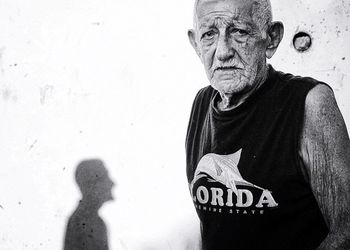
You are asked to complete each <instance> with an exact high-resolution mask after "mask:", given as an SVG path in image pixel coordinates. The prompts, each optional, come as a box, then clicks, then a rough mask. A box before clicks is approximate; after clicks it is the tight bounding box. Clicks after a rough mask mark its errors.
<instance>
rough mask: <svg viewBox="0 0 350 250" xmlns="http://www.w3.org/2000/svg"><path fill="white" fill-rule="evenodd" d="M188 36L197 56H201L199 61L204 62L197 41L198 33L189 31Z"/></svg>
mask: <svg viewBox="0 0 350 250" xmlns="http://www.w3.org/2000/svg"><path fill="white" fill-rule="evenodd" d="M187 35H188V40H190V43H191V45H192V47H193V48H194V50H195V51H196V53H197V55H198V56H199V59H201V60H202V54H201V51H200V49H199V46H198V43H197V39H196V32H195V31H194V30H192V29H191V30H188V31H187Z"/></svg>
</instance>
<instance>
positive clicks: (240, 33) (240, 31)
mask: <svg viewBox="0 0 350 250" xmlns="http://www.w3.org/2000/svg"><path fill="white" fill-rule="evenodd" d="M231 33H233V34H238V35H240V36H245V35H248V34H249V32H248V31H247V30H244V29H237V28H233V29H231Z"/></svg>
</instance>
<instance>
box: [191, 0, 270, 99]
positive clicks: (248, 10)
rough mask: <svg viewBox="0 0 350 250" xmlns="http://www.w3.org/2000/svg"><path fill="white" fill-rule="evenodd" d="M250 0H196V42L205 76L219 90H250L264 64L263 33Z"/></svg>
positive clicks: (233, 91) (232, 91) (230, 92)
mask: <svg viewBox="0 0 350 250" xmlns="http://www.w3.org/2000/svg"><path fill="white" fill-rule="evenodd" d="M252 2H253V1H252V0H200V1H199V3H198V5H197V7H196V13H197V25H196V41H197V46H198V50H199V55H200V57H201V60H202V62H203V64H204V67H205V70H206V73H207V77H208V79H209V81H210V83H211V85H212V86H213V88H215V89H217V90H218V91H219V92H220V93H224V94H237V93H241V92H245V91H249V89H252V88H253V87H254V86H255V84H257V82H258V81H259V77H261V73H262V71H261V69H262V67H263V66H264V65H265V64H266V57H265V51H266V46H267V43H268V41H267V33H266V31H265V25H262V24H261V25H259V24H258V23H259V21H258V20H256V16H255V15H254V14H255V13H254V12H255V11H256V9H257V8H256V6H254V4H253V3H252Z"/></svg>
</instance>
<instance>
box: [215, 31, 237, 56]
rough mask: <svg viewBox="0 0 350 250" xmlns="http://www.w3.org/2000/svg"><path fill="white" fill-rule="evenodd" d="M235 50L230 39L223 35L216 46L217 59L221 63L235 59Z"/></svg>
mask: <svg viewBox="0 0 350 250" xmlns="http://www.w3.org/2000/svg"><path fill="white" fill-rule="evenodd" d="M234 55H235V50H234V49H233V47H232V44H231V41H230V39H228V38H227V37H226V35H221V36H220V37H219V40H218V42H217V46H216V58H217V59H218V60H220V61H226V60H229V59H231V58H232V57H234Z"/></svg>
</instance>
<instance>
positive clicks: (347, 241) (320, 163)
mask: <svg viewBox="0 0 350 250" xmlns="http://www.w3.org/2000/svg"><path fill="white" fill-rule="evenodd" d="M300 154H301V157H302V159H303V161H304V165H305V170H306V173H307V174H308V178H309V181H310V185H311V188H312V190H313V193H314V195H315V197H316V200H317V202H318V205H319V207H320V209H321V211H322V214H323V216H324V218H325V221H326V223H327V225H328V227H329V230H330V233H329V234H328V236H327V238H326V239H325V240H324V241H323V243H322V244H321V245H320V246H319V249H327V250H328V249H329V250H331V249H332V250H335V249H350V141H349V136H348V132H347V129H346V126H345V123H344V120H343V117H342V115H341V113H340V111H339V108H338V106H337V103H336V101H335V98H334V95H333V92H332V91H331V89H330V88H328V87H327V86H325V85H318V86H316V87H315V88H313V89H312V90H311V91H310V92H309V94H308V95H307V97H306V103H305V117H304V124H303V129H302V135H301V144H300Z"/></svg>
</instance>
